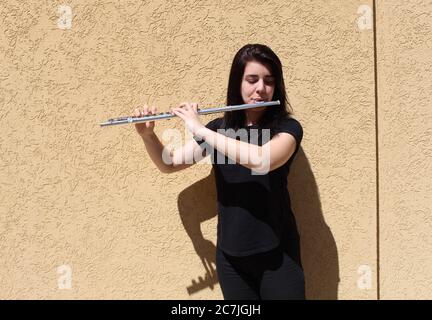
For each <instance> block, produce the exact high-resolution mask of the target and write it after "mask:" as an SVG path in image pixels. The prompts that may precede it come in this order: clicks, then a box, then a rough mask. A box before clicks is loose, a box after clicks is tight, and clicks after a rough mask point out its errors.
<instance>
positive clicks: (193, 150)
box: [142, 134, 207, 173]
mask: <svg viewBox="0 0 432 320" xmlns="http://www.w3.org/2000/svg"><path fill="white" fill-rule="evenodd" d="M142 139H143V141H144V144H145V147H146V149H147V152H148V154H149V156H150V158H151V159H152V161H153V162H154V163H155V165H156V167H157V168H158V169H159V170H160V171H161V172H163V173H173V172H176V171H180V170H183V169H186V168H188V167H190V166H192V165H193V164H195V163H197V162H199V161H200V160H202V159H204V158H205V157H206V156H207V154H206V153H205V154H204V155H203V151H202V149H201V147H200V146H199V145H198V144H197V143H196V141H194V140H191V141H189V142H187V143H186V144H185V145H184V146H182V147H181V148H178V149H176V150H175V151H171V152H169V151H168V150H167V149H166V148H165V147H164V145H163V144H162V143H161V142H160V140H159V138H158V137H157V136H156V134H152V135H149V136H145V137H142Z"/></svg>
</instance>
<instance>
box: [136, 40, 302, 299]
mask: <svg viewBox="0 0 432 320" xmlns="http://www.w3.org/2000/svg"><path fill="white" fill-rule="evenodd" d="M275 100H279V101H280V105H277V106H268V107H256V108H252V109H246V110H239V111H231V112H226V113H224V116H223V117H221V118H216V119H214V120H212V121H210V122H209V123H207V125H205V126H204V125H203V123H202V122H201V120H200V117H199V115H198V113H197V108H198V105H197V104H196V103H188V102H185V103H182V104H181V105H180V106H179V107H177V108H173V109H171V112H172V113H173V114H175V115H177V116H178V117H180V118H181V119H183V120H184V123H185V126H186V127H187V128H188V130H190V132H191V133H192V134H193V136H194V139H192V140H191V141H189V142H188V143H186V144H185V145H184V146H183V147H182V148H179V149H177V150H175V151H174V152H171V153H169V156H168V158H169V161H168V162H167V161H166V152H165V150H164V146H163V145H162V143H161V142H160V140H159V139H158V138H157V136H156V135H155V134H154V131H153V129H154V122H147V123H141V124H135V127H136V130H137V132H138V134H139V135H140V136H141V137H142V139H143V141H144V144H145V147H146V149H147V151H148V153H149V155H150V158H151V159H152V160H153V162H154V163H155V165H156V166H157V167H158V168H159V169H160V171H162V172H165V173H170V172H175V171H179V170H182V169H185V168H187V167H189V166H191V165H192V164H194V163H196V162H198V161H199V160H201V159H202V158H203V157H205V156H207V155H208V154H211V156H212V165H213V167H214V172H215V181H216V188H217V200H218V227H217V229H218V230H217V246H216V247H217V250H216V268H217V273H218V278H219V282H220V285H221V289H222V293H223V296H224V298H225V299H245V300H252V299H305V284H304V274H303V268H302V265H301V260H300V245H299V243H300V242H299V234H298V232H297V227H296V222H295V218H294V215H293V212H292V210H291V203H290V197H289V194H288V186H287V177H288V173H289V168H290V165H291V163H292V161H293V159H294V157H295V155H296V154H297V151H298V150H299V147H300V143H301V140H302V138H303V130H302V127H301V125H300V123H299V122H298V121H297V120H295V119H294V118H292V117H291V113H290V111H288V110H287V107H290V105H289V103H288V101H287V97H286V90H285V84H284V80H283V74H282V65H281V62H280V60H279V58H278V57H277V55H276V54H275V53H274V52H273V51H272V50H271V49H270V48H269V47H267V46H265V45H260V44H249V45H246V46H244V47H243V48H241V49H240V50H239V51H238V52H237V54H236V55H235V57H234V60H233V63H232V66H231V72H230V76H229V83H228V93H227V101H226V102H227V105H238V104H244V103H256V102H258V101H275ZM153 113H156V108H155V107H152V108H149V107H148V106H147V105H145V106H144V108H143V109H142V110H140V109H139V108H138V109H135V110H134V115H135V116H140V115H147V114H153ZM230 130H231V131H230ZM241 130H243V131H242V132H243V133H246V137H247V139H246V141H244V140H245V139H240V140H239V139H237V138H238V136H237V135H236V134H234V137H233V136H232V134H228V132H231V133H232V132H234V133H238V132H240V131H241ZM253 135H254V137H256V136H257V135H258V137H261V139H259V138H258V139H251V138H252V136H253ZM265 136H266V137H267V139H264V137H265ZM243 137H244V135H243ZM251 140H255V141H252V142H251ZM203 153H204V154H203ZM163 154H165V155H163ZM197 155H200V157H198V158H197ZM245 159H248V161H245ZM221 160H222V161H221Z"/></svg>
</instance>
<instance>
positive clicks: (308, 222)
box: [288, 147, 339, 300]
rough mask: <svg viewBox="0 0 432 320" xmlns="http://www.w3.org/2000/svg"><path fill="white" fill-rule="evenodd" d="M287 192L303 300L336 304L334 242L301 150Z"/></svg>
mask: <svg viewBox="0 0 432 320" xmlns="http://www.w3.org/2000/svg"><path fill="white" fill-rule="evenodd" d="M288 189H289V194H290V199H291V206H292V210H293V212H294V215H295V218H296V222H297V227H298V229H299V233H300V241H301V242H300V243H301V260H302V265H303V269H304V273H305V282H306V298H307V299H311V300H336V299H337V296H338V285H339V263H338V253H337V247H336V242H335V240H334V237H333V235H332V233H331V230H330V229H329V227H328V226H327V224H326V222H325V221H324V217H323V212H322V208H321V201H320V197H319V191H318V187H317V184H316V181H315V177H314V174H313V172H312V169H311V166H310V163H309V161H308V159H307V157H306V155H305V153H304V151H303V148H302V147H300V149H299V151H298V153H297V155H296V158H295V159H294V160H293V163H292V165H291V168H290V173H289V176H288Z"/></svg>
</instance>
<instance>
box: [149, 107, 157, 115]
mask: <svg viewBox="0 0 432 320" xmlns="http://www.w3.org/2000/svg"><path fill="white" fill-rule="evenodd" d="M155 113H156V107H155V106H152V107H151V109H150V114H155Z"/></svg>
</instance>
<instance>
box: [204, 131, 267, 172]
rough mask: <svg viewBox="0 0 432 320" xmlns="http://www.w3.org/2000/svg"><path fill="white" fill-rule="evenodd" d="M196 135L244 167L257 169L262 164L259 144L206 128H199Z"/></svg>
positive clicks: (261, 150)
mask: <svg viewBox="0 0 432 320" xmlns="http://www.w3.org/2000/svg"><path fill="white" fill-rule="evenodd" d="M196 137H198V138H201V139H203V140H204V141H206V143H207V144H208V145H209V146H210V147H212V148H213V149H215V150H217V151H219V152H220V153H222V154H224V155H225V156H227V157H228V158H229V159H231V160H233V161H235V162H236V163H238V164H241V165H242V166H245V167H246V168H249V169H254V170H257V169H259V168H261V167H262V166H263V149H262V147H261V146H259V145H255V144H251V143H247V142H245V141H240V140H236V139H233V138H230V137H227V136H224V135H223V134H220V133H217V132H215V131H212V130H210V129H208V128H203V129H201V130H200V131H199V133H197V134H196Z"/></svg>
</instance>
